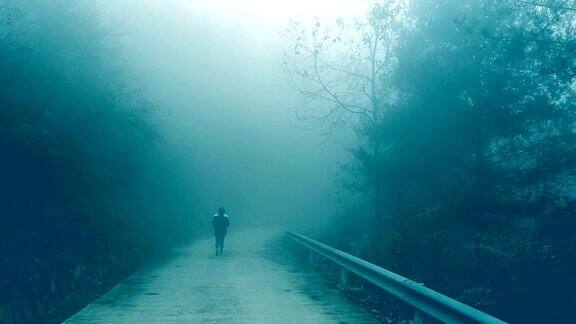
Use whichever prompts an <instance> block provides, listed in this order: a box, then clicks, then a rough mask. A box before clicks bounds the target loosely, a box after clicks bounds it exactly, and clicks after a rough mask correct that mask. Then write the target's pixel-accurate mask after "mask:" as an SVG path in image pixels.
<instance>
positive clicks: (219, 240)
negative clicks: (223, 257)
mask: <svg viewBox="0 0 576 324" xmlns="http://www.w3.org/2000/svg"><path fill="white" fill-rule="evenodd" d="M222 249H224V235H216V255H218V251H220V254H222Z"/></svg>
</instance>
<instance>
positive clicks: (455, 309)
mask: <svg viewBox="0 0 576 324" xmlns="http://www.w3.org/2000/svg"><path fill="white" fill-rule="evenodd" d="M286 235H287V236H288V237H290V238H291V239H293V240H294V241H296V242H298V243H299V244H301V245H303V246H305V247H306V248H308V249H309V250H310V252H311V253H316V254H318V255H321V256H322V257H324V258H326V259H329V260H330V261H332V262H334V263H335V264H337V265H338V266H340V267H341V275H340V281H341V284H343V285H346V283H347V278H348V275H349V273H353V274H355V275H357V276H358V277H360V278H363V279H364V280H366V281H368V282H370V283H372V284H374V285H375V286H377V287H379V288H381V289H383V290H384V291H386V292H387V293H389V294H391V295H393V296H396V297H397V298H399V299H400V300H402V301H404V302H405V303H407V304H409V305H411V306H413V307H414V308H416V309H417V311H416V315H415V318H414V321H413V322H416V323H417V322H420V323H421V322H422V317H421V316H420V312H422V313H425V314H427V315H429V316H431V317H433V318H436V319H438V320H440V321H442V322H445V323H505V322H504V321H502V320H499V319H497V318H495V317H493V316H491V315H488V314H486V313H484V312H482V311H480V310H477V309H475V308H473V307H470V306H468V305H465V304H463V303H461V302H459V301H457V300H455V299H452V298H450V297H448V296H445V295H442V294H441V293H439V292H436V291H434V290H432V289H430V288H427V287H424V285H423V284H420V283H417V282H414V281H412V280H410V279H407V278H404V277H402V276H400V275H397V274H395V273H393V272H391V271H388V270H386V269H384V268H381V267H379V266H377V265H375V264H372V263H370V262H366V261H364V260H362V259H359V258H357V257H355V256H353V255H350V254H348V253H346V252H343V251H340V250H338V249H335V248H333V247H331V246H329V245H326V244H323V243H320V242H318V241H316V240H313V239H311V238H309V237H307V236H304V235H301V234H298V233H295V232H286ZM312 255H313V254H312Z"/></svg>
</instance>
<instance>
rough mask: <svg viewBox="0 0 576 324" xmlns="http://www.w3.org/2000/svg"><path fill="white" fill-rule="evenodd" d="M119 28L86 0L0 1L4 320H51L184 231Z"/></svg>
mask: <svg viewBox="0 0 576 324" xmlns="http://www.w3.org/2000/svg"><path fill="white" fill-rule="evenodd" d="M116 36H117V34H116V31H115V30H114V29H112V28H109V27H107V26H104V25H103V24H102V23H101V22H100V21H99V18H98V12H97V8H96V7H95V6H94V5H93V4H90V3H89V2H87V1H68V0H56V1H35V0H31V1H17V2H13V1H0V84H1V86H0V250H1V251H2V256H1V257H0V287H1V288H2V289H1V292H0V294H1V296H0V297H1V298H0V322H10V321H11V320H12V321H15V322H49V321H51V320H54V318H55V316H56V315H58V314H56V313H57V312H56V313H55V312H54V310H56V311H58V309H59V308H62V305H64V304H66V303H67V302H70V301H71V300H72V301H73V299H74V298H75V296H77V295H86V294H88V293H91V292H94V291H97V290H98V287H100V286H102V285H106V283H107V282H110V281H113V280H117V279H118V278H120V277H121V276H123V275H126V274H127V273H129V272H130V271H131V269H135V268H136V267H138V265H140V264H141V263H142V262H145V261H146V260H149V258H150V257H151V256H153V255H155V253H157V252H158V251H159V250H160V249H162V248H165V247H167V246H169V245H171V244H173V243H175V242H177V240H180V239H182V238H183V237H184V235H185V234H186V230H187V229H188V225H189V223H188V221H187V220H186V218H187V217H188V216H189V215H187V213H186V212H184V208H183V207H186V204H187V203H188V201H187V199H186V197H185V196H184V195H183V194H182V193H183V192H185V190H184V188H183V186H184V185H183V184H181V183H179V182H178V181H177V178H178V177H177V176H178V175H179V172H180V171H178V170H181V168H180V167H179V166H178V165H177V162H175V161H169V160H168V159H167V158H165V157H164V156H170V155H169V154H167V151H168V150H169V148H168V147H167V146H166V145H165V144H164V143H163V141H162V139H161V138H160V137H159V136H158V132H157V131H156V128H157V123H156V121H155V120H157V119H158V117H159V116H158V115H157V113H156V110H155V109H154V106H153V105H152V104H151V103H149V102H147V100H146V98H144V97H143V96H142V93H141V92H140V91H139V87H140V85H139V84H138V81H137V80H136V79H135V78H133V77H131V76H130V74H129V73H126V72H125V71H124V70H123V68H122V66H121V65H122V64H121V63H122V62H121V57H120V56H121V55H119V53H121V52H120V51H119V50H120V49H119V48H116V47H115V46H114V37H116ZM166 233H170V235H166Z"/></svg>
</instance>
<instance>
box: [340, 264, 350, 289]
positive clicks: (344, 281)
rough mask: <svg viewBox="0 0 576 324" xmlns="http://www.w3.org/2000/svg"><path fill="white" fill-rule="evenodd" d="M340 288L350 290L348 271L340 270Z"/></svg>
mask: <svg viewBox="0 0 576 324" xmlns="http://www.w3.org/2000/svg"><path fill="white" fill-rule="evenodd" d="M340 287H341V288H348V270H346V269H344V268H341V269H340Z"/></svg>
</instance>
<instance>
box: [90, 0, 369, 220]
mask: <svg viewBox="0 0 576 324" xmlns="http://www.w3.org/2000/svg"><path fill="white" fill-rule="evenodd" d="M369 3H370V2H369V1H330V2H329V5H328V2H327V1H316V2H313V3H309V2H308V1H291V2H278V3H275V2H273V1H258V0H248V1H195V0H187V1H186V0H170V1H141V2H138V6H134V2H133V1H127V0H122V1H106V2H103V3H102V4H101V6H102V8H103V12H104V13H105V14H104V15H103V16H104V17H106V19H110V20H111V21H110V22H111V23H112V24H116V25H117V26H118V28H117V29H116V30H115V31H114V33H117V34H118V35H119V38H118V42H119V44H120V45H121V46H120V47H121V48H122V51H123V53H122V54H123V55H122V56H123V57H125V58H126V60H127V62H126V64H128V65H130V66H131V68H132V69H133V70H134V71H135V73H137V74H139V75H141V76H142V78H144V79H145V80H146V82H145V84H147V87H148V88H147V89H146V92H147V94H148V95H149V96H150V99H151V100H152V101H153V102H156V103H157V104H158V105H159V106H160V107H162V109H167V110H166V111H165V112H163V115H164V116H165V118H166V121H165V122H164V123H163V125H164V128H165V129H164V130H163V132H164V133H165V135H166V136H167V138H168V139H169V141H172V142H174V144H176V145H177V146H178V147H181V148H182V150H183V151H182V152H181V154H183V155H186V157H187V159H189V161H190V168H191V170H193V172H194V179H192V181H194V188H196V192H194V193H191V195H193V196H194V198H193V199H191V201H193V202H194V203H195V204H196V205H195V206H192V207H191V208H192V209H191V212H193V213H196V214H200V215H206V219H209V218H210V216H211V215H212V214H213V213H214V212H215V210H216V208H217V207H218V206H220V205H222V206H224V207H226V208H227V210H228V211H229V213H230V215H231V216H232V217H233V222H234V223H235V226H242V225H243V224H246V223H248V220H254V221H257V222H261V223H266V222H269V221H271V222H274V223H275V224H278V223H279V220H282V221H287V220H290V221H296V222H299V221H301V220H309V219H312V218H314V219H317V220H318V219H326V218H327V217H328V216H329V215H330V214H332V213H333V212H334V204H333V202H334V190H335V189H334V187H335V186H334V183H333V173H334V172H336V171H337V161H341V160H342V155H343V154H342V150H341V149H340V148H339V147H337V146H336V145H326V143H325V142H326V138H325V137H323V136H322V134H321V133H320V132H319V131H318V130H314V129H310V128H309V127H307V128H306V129H302V128H303V127H305V125H303V123H302V122H300V121H298V120H297V118H296V115H295V111H294V108H297V107H298V105H299V104H300V102H299V100H298V99H297V96H296V94H295V93H294V92H293V90H292V89H291V88H290V87H289V86H288V84H287V83H286V82H285V80H284V78H283V75H282V73H281V71H280V66H279V64H278V61H279V60H280V57H281V46H280V45H281V44H280V37H278V33H279V31H280V30H281V29H283V28H285V27H286V26H287V24H288V21H289V19H290V18H291V17H295V18H299V19H308V18H312V17H314V16H319V17H322V18H325V19H330V20H333V21H335V20H336V19H337V18H338V17H344V18H346V17H353V16H362V13H363V12H365V11H366V10H367V9H368V4H369Z"/></svg>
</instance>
